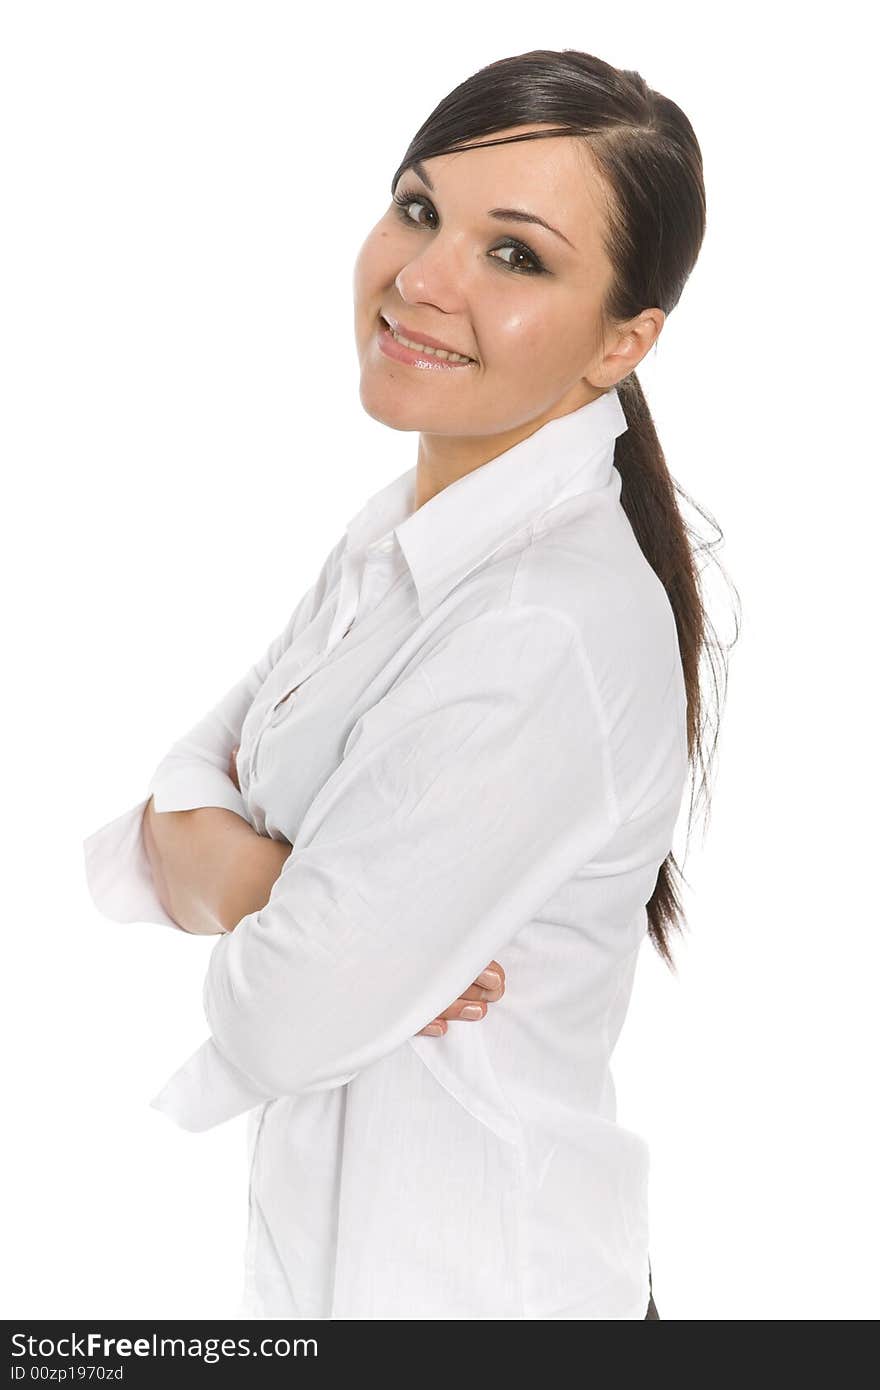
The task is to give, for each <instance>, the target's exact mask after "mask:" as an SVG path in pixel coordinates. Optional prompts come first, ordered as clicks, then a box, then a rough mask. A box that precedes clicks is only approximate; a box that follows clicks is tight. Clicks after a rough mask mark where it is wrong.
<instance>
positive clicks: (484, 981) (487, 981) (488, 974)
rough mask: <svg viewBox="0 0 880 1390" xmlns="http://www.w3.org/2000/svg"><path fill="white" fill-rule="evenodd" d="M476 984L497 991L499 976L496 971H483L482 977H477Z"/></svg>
mask: <svg viewBox="0 0 880 1390" xmlns="http://www.w3.org/2000/svg"><path fill="white" fill-rule="evenodd" d="M477 984H478V985H485V987H486V989H497V988H498V986H499V985H500V984H501V976H500V975H499V974H498V972H497V970H484V971H483V973H482V975H478V976H477Z"/></svg>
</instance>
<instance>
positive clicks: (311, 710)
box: [85, 390, 688, 1319]
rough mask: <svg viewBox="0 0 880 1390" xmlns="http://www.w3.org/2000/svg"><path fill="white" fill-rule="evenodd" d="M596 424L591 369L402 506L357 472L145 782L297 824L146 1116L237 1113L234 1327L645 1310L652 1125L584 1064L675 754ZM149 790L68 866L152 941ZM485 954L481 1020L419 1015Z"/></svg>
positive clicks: (671, 684)
mask: <svg viewBox="0 0 880 1390" xmlns="http://www.w3.org/2000/svg"><path fill="white" fill-rule="evenodd" d="M625 428H626V418H625V416H624V413H623V410H622V407H621V404H620V400H619V397H618V394H617V391H616V390H611V391H609V392H606V393H605V394H604V395H603V396H601V397H599V398H598V399H597V400H595V401H592V402H590V403H589V404H587V405H585V406H583V407H581V408H580V409H578V410H575V411H573V412H572V413H570V414H568V415H566V416H564V417H562V418H559V419H555V420H551V421H549V422H547V423H546V424H544V425H543V426H542V427H540V428H539V429H538V430H537V431H536V432H535V433H533V434H532V435H531V436H530V437H529V438H528V439H525V440H523V441H521V442H520V443H518V444H516V445H514V446H513V447H512V448H510V449H508V450H506V451H505V452H504V453H502V454H499V455H498V456H496V457H495V458H494V459H492V460H491V461H490V462H488V463H485V464H483V465H482V466H481V467H479V468H477V469H475V470H474V471H473V472H471V473H468V474H466V475H465V476H464V477H462V478H459V479H457V480H456V481H454V482H453V483H452V484H450V485H449V486H447V487H446V488H444V489H443V490H442V491H441V492H439V493H438V494H436V495H435V496H434V497H432V498H431V499H430V500H429V501H428V502H426V503H425V504H424V505H422V506H421V507H419V508H418V509H415V485H416V469H415V468H412V469H410V470H409V471H407V472H405V473H403V474H402V475H401V476H400V477H398V478H396V479H395V480H394V481H393V482H391V483H390V484H389V485H388V486H386V487H384V488H382V489H381V490H380V491H378V492H377V493H376V494H375V495H374V496H372V497H371V498H369V500H368V501H367V502H366V504H365V505H364V507H363V508H362V509H361V510H360V511H359V512H358V513H357V515H356V516H355V517H354V518H353V519H352V520H351V521H350V522H349V524H348V526H347V528H346V530H345V532H344V534H343V535H342V537H341V538H340V539H339V541H338V542H337V544H336V545H335V546H334V548H333V549H332V551H331V552H330V554H329V555H328V557H327V559H326V561H325V563H324V565H323V567H322V569H321V572H320V574H319V576H318V578H317V580H316V582H315V584H314V585H313V587H312V588H311V589H310V590H309V592H308V593H307V594H305V596H304V597H303V598H302V600H301V601H300V603H299V604H298V605H297V607H296V608H295V609H294V611H293V613H292V615H291V617H290V619H289V621H288V623H287V624H286V626H285V628H284V630H283V631H282V632H281V633H279V634H278V636H277V637H276V638H275V639H274V641H272V643H271V644H270V645H269V647H268V649H267V650H266V651H265V652H264V654H263V655H262V656H261V657H260V659H259V660H258V661H257V663H256V664H255V665H254V666H253V667H252V668H251V669H250V670H249V671H248V672H247V673H246V674H245V675H244V676H243V677H242V679H241V680H240V681H239V682H238V683H237V684H236V685H234V686H233V688H232V689H231V690H230V691H228V693H227V694H226V695H225V696H224V697H223V699H222V700H221V701H220V702H219V704H218V705H217V706H216V708H215V709H213V710H212V711H211V712H210V713H208V714H207V715H206V716H205V717H204V719H202V720H201V721H200V722H199V723H198V724H197V725H196V726H195V727H194V728H193V729H192V730H191V731H190V732H189V733H188V734H186V735H185V737H183V738H182V739H180V741H179V742H177V743H176V744H175V745H174V746H173V747H172V748H171V749H170V751H169V752H168V754H167V755H166V757H165V758H163V760H162V761H161V763H160V764H159V767H158V768H157V770H156V772H155V774H154V776H153V778H152V781H151V782H150V785H149V791H148V795H150V794H151V795H152V796H153V798H154V803H155V807H156V809H157V810H158V811H172V810H186V809H190V808H193V807H197V806H225V807H227V808H228V809H230V810H232V811H235V812H236V813H237V814H238V815H240V816H242V817H243V818H244V819H245V820H247V821H248V822H249V823H250V824H251V825H253V826H254V828H255V829H256V830H257V831H259V832H260V834H263V835H269V836H271V837H272V838H273V839H284V840H286V841H288V842H289V843H290V844H291V845H293V850H292V853H291V854H290V856H289V857H288V859H287V861H286V863H285V864H284V867H283V869H282V871H281V874H280V876H279V878H278V879H277V881H276V883H275V885H274V887H273V889H272V893H271V896H270V898H269V901H268V903H267V904H266V906H265V907H264V908H262V909H261V910H260V911H259V912H254V913H252V914H250V915H248V916H246V917H244V918H243V919H242V920H241V921H240V922H239V923H238V924H237V926H236V927H235V929H234V931H232V932H230V933H228V934H225V935H223V936H220V937H219V938H218V940H217V942H216V945H215V946H214V948H213V950H212V953H211V956H210V960H209V964H208V969H207V975H206V979H205V985H204V995H203V999H204V1008H205V1015H206V1019H207V1023H208V1026H209V1029H210V1036H209V1037H208V1038H207V1039H206V1040H205V1042H204V1043H203V1045H202V1046H201V1047H199V1048H198V1050H197V1051H196V1052H195V1053H194V1054H193V1055H192V1056H191V1057H190V1058H189V1059H188V1060H187V1061H185V1062H184V1064H183V1065H182V1066H181V1067H180V1069H179V1070H177V1071H176V1072H175V1073H174V1075H173V1076H172V1077H171V1078H170V1079H169V1080H168V1081H167V1083H166V1084H165V1086H164V1087H163V1089H162V1090H161V1091H160V1092H159V1094H158V1095H157V1096H156V1097H154V1099H153V1101H152V1102H151V1103H152V1104H153V1105H154V1106H155V1107H156V1108H157V1109H159V1110H161V1111H163V1112H165V1113H166V1114H167V1115H169V1116H170V1117H171V1118H172V1119H173V1120H175V1121H176V1122H177V1123H178V1124H179V1125H182V1126H183V1127H184V1128H185V1129H188V1130H204V1129H206V1128H209V1127H210V1126H212V1125H216V1124H218V1123H220V1122H221V1121H225V1120H227V1119H229V1118H231V1117H233V1116H236V1115H239V1114H242V1113H244V1112H247V1113H248V1115H249V1126H248V1142H249V1151H250V1157H251V1165H250V1172H251V1179H250V1182H251V1189H250V1218H249V1229H248V1244H247V1258H246V1293H245V1305H244V1308H245V1311H247V1312H250V1313H251V1314H253V1315H256V1316H258V1317H277V1318H292V1317H311V1318H333V1319H335V1318H339V1319H341V1318H380V1319H385V1318H388V1319H403V1318H414V1319H415V1318H452V1319H462V1318H468V1319H477V1318H479V1319H486V1318H489V1319H508V1318H511V1319H519V1318H530V1319H535V1318H538V1319H543V1318H641V1319H643V1318H644V1316H645V1312H646V1310H647V1304H648V1296H649V1290H648V1213H647V1182H648V1164H649V1153H648V1145H647V1143H646V1141H645V1139H644V1138H643V1137H642V1136H641V1135H640V1134H637V1133H635V1132H633V1131H631V1130H628V1129H625V1128H623V1127H621V1126H620V1125H619V1124H617V1123H616V1119H615V1093H614V1084H613V1080H612V1075H611V1071H610V1058H611V1053H612V1049H613V1047H614V1044H615V1040H616V1038H617V1036H618V1032H619V1030H620V1027H621V1023H622V1021H623V1018H624V1014H625V1012H626V1008H627V1005H628V1002H629V998H630V992H631V986H632V981H633V975H634V970H635V966H636V959H637V955H638V952H639V949H640V948H641V946H642V944H643V941H644V940H645V938H646V929H647V917H646V911H645V905H646V903H647V901H648V899H649V898H650V896H651V894H652V892H653V889H654V886H655V883H656V879H657V873H658V870H659V868H660V865H661V863H662V862H663V860H664V859H665V857H666V855H667V854H668V853H669V851H670V849H671V846H672V837H673V831H674V828H675V824H676V820H677V816H678V813H679V809H680V804H681V798H682V792H683V789H684V785H685V781H686V778H687V771H688V763H687V733H686V695H685V686H684V679H683V673H682V667H681V661H680V655H679V647H678V639H677V633H676V625H675V620H674V617H673V613H672V610H671V607H670V604H669V601H668V598H667V595H666V592H665V590H664V588H663V586H662V584H661V583H660V581H659V579H658V578H657V576H656V575H655V573H654V571H653V570H652V569H651V567H650V566H649V565H648V563H647V561H646V560H645V558H644V556H643V554H642V552H641V550H640V548H639V546H638V544H637V542H636V540H635V537H634V534H633V531H632V529H631V527H630V525H629V522H628V520H627V517H626V514H625V512H624V511H623V509H622V507H621V505H620V488H621V476H620V473H619V472H618V470H617V469H616V468H615V467H614V442H615V439H616V438H617V436H618V435H620V434H621V433H622V432H623V430H625ZM236 744H240V748H239V752H238V756H237V770H238V777H239V782H240V787H241V790H240V791H238V790H237V789H236V788H235V786H234V784H233V782H232V781H231V780H230V778H229V776H228V760H229V757H230V754H231V751H232V749H233V748H234V747H235V745H236ZM146 800H147V798H146V797H145V798H144V799H143V800H141V801H139V802H138V803H137V804H136V805H134V806H133V807H132V808H131V809H130V810H129V811H127V812H125V813H124V814H123V815H121V816H119V817H118V818H117V819H115V820H113V821H111V822H110V823H109V824H107V825H106V826H104V827H103V828H102V829H100V830H97V831H96V832H95V833H93V834H92V835H91V836H90V837H89V838H88V839H87V840H86V842H85V851H86V867H87V877H88V883H89V888H90V890H91V893H92V896H93V898H94V901H95V903H96V904H97V906H98V907H99V908H100V910H101V911H102V912H103V913H104V914H105V915H107V916H109V917H111V918H113V919H114V920H118V921H124V922H125V921H151V922H158V923H164V924H167V925H169V926H172V927H175V926H176V924H175V923H174V922H173V921H172V919H171V918H170V917H168V916H167V915H166V913H165V912H164V910H163V909H162V907H161V905H160V903H159V901H158V899H157V897H156V893H155V888H154V886H153V882H152V877H151V872H150V867H149V862H148V860H147V859H146V856H145V853H144V846H143V840H142V837H141V817H142V814H143V810H144V806H145V804H146ZM493 958H496V959H498V960H500V961H501V964H502V965H503V966H504V969H505V972H506V991H505V994H504V996H503V997H502V999H501V1000H499V1001H498V1002H496V1003H495V1004H491V1005H490V1006H489V1009H488V1013H487V1015H486V1017H485V1018H483V1019H482V1020H478V1021H477V1022H473V1023H468V1022H459V1021H452V1022H450V1023H449V1024H448V1028H447V1032H446V1034H445V1035H444V1036H442V1037H429V1036H422V1035H419V1030H420V1029H421V1028H423V1027H424V1026H425V1025H426V1024H427V1023H429V1022H430V1021H431V1020H432V1019H433V1018H435V1017H436V1016H437V1015H438V1014H440V1013H441V1012H442V1011H443V1010H444V1009H445V1008H447V1007H448V1006H449V1005H450V1004H451V1003H453V1001H455V1000H456V999H457V998H458V997H459V996H460V995H461V994H462V993H463V992H464V990H466V989H467V988H468V986H469V985H471V984H472V983H473V982H474V980H475V979H476V977H477V975H479V973H480V972H481V971H482V970H483V969H484V968H485V966H486V965H487V964H488V962H489V961H490V960H491V959H493Z"/></svg>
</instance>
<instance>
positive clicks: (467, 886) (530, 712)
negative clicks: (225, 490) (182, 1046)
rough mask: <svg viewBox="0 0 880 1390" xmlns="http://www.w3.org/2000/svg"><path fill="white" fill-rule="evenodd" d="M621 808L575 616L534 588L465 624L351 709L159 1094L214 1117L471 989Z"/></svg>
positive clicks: (610, 829) (379, 1042) (311, 1078)
mask: <svg viewBox="0 0 880 1390" xmlns="http://www.w3.org/2000/svg"><path fill="white" fill-rule="evenodd" d="M619 821H620V817H619V811H618V804H617V797H616V793H615V785H614V777H613V771H612V767H611V762H610V750H609V743H608V739H607V732H606V726H605V720H604V717H603V711H602V709H601V708H600V705H599V697H598V692H597V690H596V686H595V682H594V680H593V677H592V672H591V669H590V667H589V664H588V661H587V657H586V652H585V650H584V646H583V642H582V639H581V637H580V634H579V633H578V631H577V629H576V628H575V626H574V624H573V623H572V622H571V621H570V620H569V619H568V618H567V617H565V616H564V615H562V614H558V613H556V612H555V610H549V609H546V610H545V609H544V608H542V607H539V606H526V605H522V606H518V607H512V608H509V609H504V610H498V611H496V612H492V613H488V614H483V615H480V616H479V617H477V618H474V619H470V620H468V621H466V622H465V623H464V624H462V625H461V626H460V627H458V628H457V629H455V630H454V631H453V632H452V633H449V634H447V635H445V636H444V637H443V638H442V639H441V640H440V641H439V642H438V643H437V644H436V646H435V647H434V649H433V651H432V652H431V653H430V655H428V656H427V657H426V658H424V660H422V661H421V662H420V663H419V664H418V665H417V666H415V667H414V668H413V669H412V670H411V671H410V672H409V673H408V674H407V675H406V676H405V677H404V678H403V679H402V680H401V681H400V682H399V683H398V685H397V686H395V687H394V688H393V689H392V690H391V691H390V692H389V693H388V694H387V695H386V696H385V697H384V698H383V699H381V700H380V701H379V702H378V703H377V704H376V705H374V706H373V707H372V708H371V709H370V710H368V711H367V712H366V713H365V714H364V715H363V716H362V717H361V718H360V719H359V720H358V721H357V723H356V724H355V725H354V727H353V729H352V731H351V734H350V736H349V738H348V740H347V743H346V746H345V749H344V752H343V757H342V760H341V762H340V765H339V767H338V768H337V769H336V770H335V771H334V772H333V774H332V775H331V777H330V778H329V779H328V780H327V782H326V783H325V784H324V786H323V787H322V788H321V790H320V791H319V793H318V794H317V796H316V797H315V799H314V801H313V802H312V803H311V805H310V806H309V808H308V811H307V812H306V815H305V817H304V819H303V821H302V824H301V825H300V826H299V828H298V830H297V833H296V839H295V843H294V847H293V850H292V852H291V854H290V855H289V857H288V859H287V861H286V862H285V864H284V867H283V869H282V872H281V874H280V876H279V878H278V879H277V881H276V883H275V885H274V887H273V890H272V893H271V896H270V898H269V901H268V903H267V904H266V906H265V907H263V908H262V909H261V910H260V911H258V912H255V913H251V914H249V915H248V916H246V917H244V918H242V920H241V921H240V922H239V923H238V925H237V926H236V927H235V929H234V930H233V931H232V932H230V933H229V934H227V935H224V936H223V937H221V938H220V939H219V940H218V941H217V943H216V945H215V946H214V948H213V951H212V954H211V957H210V960H209V965H208V971H207V975H206V979H205V985H204V992H203V1003H204V1009H205V1015H206V1018H207V1021H208V1024H209V1027H210V1031H211V1036H210V1037H209V1038H208V1039H207V1040H206V1041H205V1042H204V1043H203V1044H202V1046H201V1047H200V1048H199V1049H198V1050H197V1051H196V1053H194V1054H193V1056H192V1057H191V1058H190V1059H189V1061H188V1062H187V1063H185V1064H184V1066H183V1067H182V1068H180V1070H179V1071H178V1072H176V1073H175V1074H174V1075H173V1076H172V1077H171V1079H170V1080H169V1081H168V1082H167V1083H166V1085H165V1087H164V1088H163V1090H162V1091H160V1093H159V1094H158V1096H156V1097H154V1098H153V1100H152V1101H151V1104H152V1105H153V1106H154V1107H155V1108H157V1109H159V1110H163V1111H165V1112H166V1113H167V1114H169V1115H170V1116H171V1118H173V1119H174V1120H175V1121H176V1122H177V1123H178V1124H180V1125H181V1126H182V1127H183V1128H186V1129H193V1130H199V1129H207V1128H210V1127H211V1126H212V1125H215V1124H217V1123H219V1122H220V1121H222V1120H225V1119H228V1118H231V1117H232V1116H233V1115H235V1114H238V1113H240V1112H241V1111H242V1110H245V1109H248V1108H250V1107H251V1106H253V1105H256V1104H259V1103H260V1102H262V1101H264V1100H266V1099H268V1098H272V1097H275V1096H281V1095H296V1094H299V1093H305V1092H310V1091H320V1090H324V1089H327V1088H330V1087H336V1086H341V1085H344V1084H345V1083H346V1082H348V1081H350V1080H351V1079H352V1077H353V1076H356V1075H357V1073H358V1072H359V1071H360V1070H361V1069H362V1068H364V1067H368V1066H369V1065H370V1064H371V1063H374V1062H376V1061H378V1060H379V1059H381V1058H382V1057H384V1056H386V1055H387V1054H389V1053H390V1052H392V1051H393V1050H394V1049H395V1048H398V1047H400V1046H401V1044H403V1043H405V1042H406V1041H407V1039H409V1038H411V1037H412V1036H413V1035H414V1034H416V1033H418V1032H419V1030H420V1029H421V1028H423V1027H424V1026H425V1024H427V1023H429V1022H430V1021H431V1019H433V1018H435V1017H436V1016H437V1014H439V1013H440V1012H442V1011H443V1009H445V1008H447V1007H448V1006H449V1005H450V1004H451V1003H452V1002H453V1001H454V1000H455V999H457V998H458V997H459V995H460V994H461V993H462V992H463V991H464V990H465V989H466V988H467V987H468V986H469V985H471V984H472V983H473V981H474V980H475V978H476V977H477V975H478V974H479V973H480V971H481V970H483V969H484V968H485V966H486V965H487V963H488V962H489V961H490V960H491V959H493V958H494V957H496V956H499V954H500V952H501V950H502V948H503V946H504V945H505V943H507V942H508V941H510V939H511V938H512V937H513V936H514V935H515V934H516V933H517V931H518V930H519V929H520V928H521V927H523V926H524V925H525V924H526V923H528V922H529V921H530V920H531V918H532V917H533V916H534V914H535V913H536V912H537V911H538V910H539V909H540V907H541V906H542V904H544V903H545V902H546V901H547V899H548V898H549V897H550V896H551V895H552V893H553V892H554V891H556V889H557V888H558V887H559V886H560V885H561V884H562V883H564V882H565V881H566V880H567V878H568V877H570V875H571V874H572V873H573V872H574V871H575V870H576V869H577V868H578V867H579V866H580V865H582V864H583V863H584V862H586V861H588V860H589V859H590V858H591V857H592V856H594V855H595V854H596V853H597V852H598V851H599V849H600V848H601V846H602V845H603V844H604V843H605V842H606V841H607V840H608V839H609V838H610V837H611V836H612V835H613V833H614V832H615V830H616V828H617V826H618V824H619ZM437 1042H438V1043H439V1044H442V1042H443V1039H442V1038H441V1039H438V1040H437Z"/></svg>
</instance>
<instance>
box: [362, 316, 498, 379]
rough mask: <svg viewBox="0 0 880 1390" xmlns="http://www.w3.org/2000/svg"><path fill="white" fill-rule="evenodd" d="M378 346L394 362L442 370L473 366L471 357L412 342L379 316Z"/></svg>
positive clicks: (473, 362)
mask: <svg viewBox="0 0 880 1390" xmlns="http://www.w3.org/2000/svg"><path fill="white" fill-rule="evenodd" d="M379 347H380V348H381V350H382V352H384V353H385V355H386V357H391V358H393V359H394V360H395V361H396V362H406V363H408V364H409V365H410V366H413V367H419V366H421V367H432V368H434V369H438V368H439V369H440V370H443V371H449V370H454V369H455V368H460V367H474V366H476V362H475V361H474V359H473V358H472V357H463V356H462V355H461V353H458V352H447V351H446V350H445V349H443V348H433V347H428V346H427V344H425V343H414V342H413V341H412V339H410V338H404V337H401V335H400V334H398V333H395V332H394V330H393V328H391V327H390V326H389V324H387V323H386V322H385V320H384V319H383V318H382V317H381V315H380V317H379Z"/></svg>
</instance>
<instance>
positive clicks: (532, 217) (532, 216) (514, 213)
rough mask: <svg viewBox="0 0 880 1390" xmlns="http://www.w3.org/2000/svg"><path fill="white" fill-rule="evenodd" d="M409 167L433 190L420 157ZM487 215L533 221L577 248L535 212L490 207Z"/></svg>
mask: <svg viewBox="0 0 880 1390" xmlns="http://www.w3.org/2000/svg"><path fill="white" fill-rule="evenodd" d="M411 168H412V170H413V172H414V173H416V174H418V176H419V178H420V179H421V181H422V183H423V184H425V186H426V187H427V188H430V190H431V192H432V193H433V192H434V191H435V189H434V185H433V183H432V182H431V180H430V177H429V175H428V171H427V169H426V168H425V166H424V164H423V163H422V161H421V160H420V159H417V160H415V162H414V163H413V164H412V165H411ZM488 215H489V216H490V217H494V218H495V219H496V220H497V221H499V222H534V224H535V225H536V226H537V227H544V228H546V230H547V231H548V232H552V233H553V235H554V236H558V237H559V238H560V239H561V240H562V241H564V242H565V244H566V246H570V247H571V249H572V251H576V250H577V247H576V246H575V244H574V242H572V241H569V239H568V237H567V236H565V235H564V234H563V233H562V232H560V231H559V229H558V228H557V227H551V225H550V223H549V222H545V221H544V219H543V217H539V216H538V214H537V213H536V212H521V211H520V210H519V209H518V208H490V209H489V214H488Z"/></svg>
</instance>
